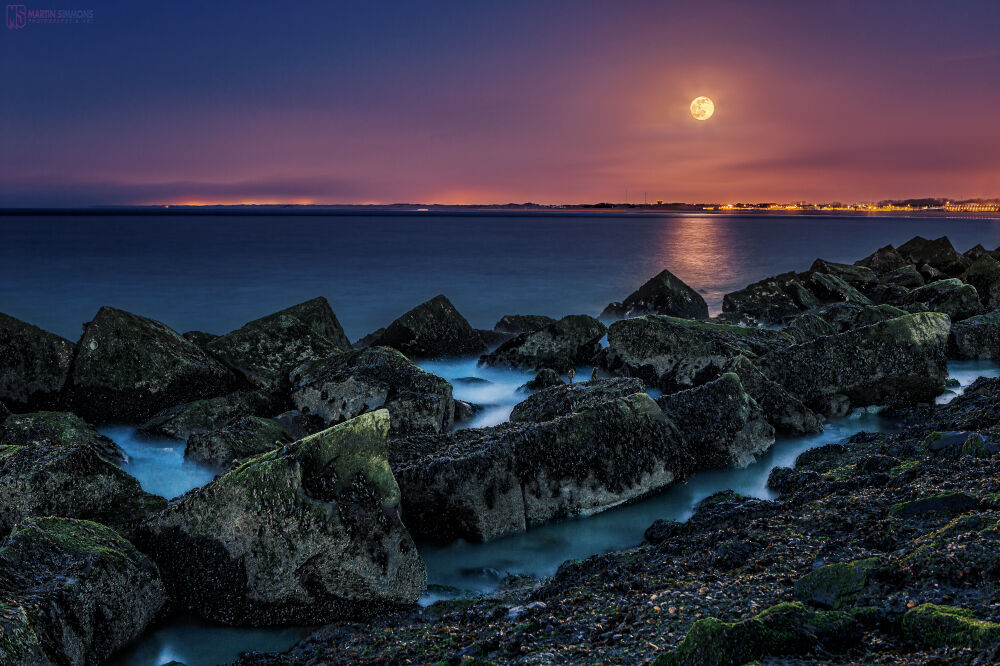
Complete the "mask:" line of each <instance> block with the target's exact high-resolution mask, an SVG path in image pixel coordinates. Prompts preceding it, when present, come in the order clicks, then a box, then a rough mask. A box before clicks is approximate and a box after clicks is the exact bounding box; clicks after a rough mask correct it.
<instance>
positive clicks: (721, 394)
mask: <svg viewBox="0 0 1000 666" xmlns="http://www.w3.org/2000/svg"><path fill="white" fill-rule="evenodd" d="M656 402H657V404H659V405H660V407H661V408H663V413H664V414H665V415H666V416H667V418H669V419H670V420H671V421H673V422H674V423H675V424H676V425H677V427H678V428H679V429H680V431H681V434H682V435H683V437H684V439H685V441H686V442H687V445H688V450H689V451H690V452H691V455H692V457H693V465H694V469H695V471H699V470H706V469H723V468H726V467H732V466H736V467H746V466H747V465H749V464H750V463H752V462H753V461H754V460H756V458H757V456H758V455H759V454H761V453H764V452H765V451H767V450H768V449H769V448H771V445H773V444H774V427H773V426H771V425H770V424H769V423H768V422H767V421H766V419H765V417H764V412H763V411H762V410H761V408H760V407H759V406H758V405H757V402H756V401H755V400H754V399H753V398H751V397H750V396H749V395H747V393H746V391H744V390H743V383H742V382H741V381H740V378H739V376H738V375H736V374H735V373H731V372H728V373H726V374H724V375H722V376H721V377H719V378H718V379H715V380H713V381H711V382H708V383H707V384H703V385H702V386H699V387H697V388H693V389H688V390H687V391H679V392H677V393H672V394H670V395H666V396H663V397H661V398H660V399H658V400H657V401H656Z"/></svg>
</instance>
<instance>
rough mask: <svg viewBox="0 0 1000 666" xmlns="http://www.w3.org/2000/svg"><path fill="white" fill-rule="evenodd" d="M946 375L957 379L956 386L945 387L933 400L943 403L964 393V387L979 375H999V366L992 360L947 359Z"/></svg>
mask: <svg viewBox="0 0 1000 666" xmlns="http://www.w3.org/2000/svg"><path fill="white" fill-rule="evenodd" d="M948 377H949V378H950V379H956V380H958V384H959V385H958V386H952V387H949V388H947V389H945V391H944V393H942V394H941V395H939V396H938V397H937V400H935V402H936V403H937V404H939V405H944V404H947V403H949V402H951V401H952V400H954V399H955V398H957V397H958V396H960V395H962V394H963V393H965V389H967V388H968V387H969V385H970V384H972V383H973V382H974V381H976V380H977V379H979V378H980V377H1000V366H998V365H997V364H996V363H994V362H993V361H949V362H948Z"/></svg>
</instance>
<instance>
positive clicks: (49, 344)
mask: <svg viewBox="0 0 1000 666" xmlns="http://www.w3.org/2000/svg"><path fill="white" fill-rule="evenodd" d="M74 347H75V345H74V344H73V343H72V342H70V341H69V340H65V339H63V338H61V337H59V336H58V335H56V334H54V333H49V332H48V331H43V330H42V329H40V328H38V327H37V326H32V325H31V324H28V323H26V322H23V321H21V320H20V319H15V318H14V317H10V316H8V315H5V314H3V313H0V400H2V401H4V402H5V403H6V404H7V406H8V407H9V408H11V409H13V410H14V411H31V410H34V409H47V408H51V407H53V406H55V405H56V404H57V403H58V401H59V393H60V392H61V391H62V388H63V385H64V384H65V383H66V377H67V376H68V375H69V369H70V364H71V363H72V361H73V351H74Z"/></svg>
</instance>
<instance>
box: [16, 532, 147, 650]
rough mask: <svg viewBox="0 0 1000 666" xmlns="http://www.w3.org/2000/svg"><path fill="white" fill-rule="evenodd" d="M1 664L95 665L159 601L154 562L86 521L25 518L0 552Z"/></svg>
mask: <svg viewBox="0 0 1000 666" xmlns="http://www.w3.org/2000/svg"><path fill="white" fill-rule="evenodd" d="M0 581H2V587H3V591H4V595H5V597H4V598H5V602H6V603H3V604H0V662H2V663H4V664H24V665H27V664H97V663H103V662H104V661H105V660H106V659H107V658H108V657H110V656H111V654H113V653H114V652H116V651H117V650H119V649H121V648H122V647H123V646H125V645H126V644H127V643H129V642H131V641H133V640H135V639H136V638H138V636H139V635H140V634H142V632H143V631H145V629H146V627H147V626H148V625H149V624H150V623H151V622H152V621H153V620H154V619H155V618H156V617H157V616H158V615H159V613H160V610H161V609H162V608H163V607H164V605H165V604H166V594H165V589H164V586H163V582H162V581H161V580H160V576H159V572H158V571H157V568H156V565H155V564H153V562H152V561H151V560H150V559H149V558H148V557H146V556H145V555H143V554H142V553H140V552H139V551H138V550H137V549H136V548H135V546H133V545H132V544H131V543H130V542H129V541H127V540H126V539H124V538H123V537H122V536H121V535H119V534H118V533H117V532H115V531H114V530H112V529H110V528H108V527H106V526H104V525H101V524H98V523H94V522H91V521H87V520H74V519H71V518H54V517H49V518H29V519H27V520H25V521H24V522H22V523H21V524H19V525H18V526H17V527H15V529H14V531H13V532H12V533H11V534H10V536H9V537H8V538H7V541H6V543H5V544H4V545H3V547H2V548H0Z"/></svg>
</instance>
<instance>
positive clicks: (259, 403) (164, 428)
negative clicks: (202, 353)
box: [139, 391, 284, 439]
mask: <svg viewBox="0 0 1000 666" xmlns="http://www.w3.org/2000/svg"><path fill="white" fill-rule="evenodd" d="M283 405H284V402H283V401H281V400H277V399H275V398H274V397H273V396H271V395H268V394H267V393H264V392H263V391H236V392H234V393H230V394H228V395H224V396H219V397H217V398H207V399H205V400H196V401H194V402H188V403H184V404H183V405H175V406H174V407H171V408H170V409H166V410H163V411H162V412H160V413H159V414H157V415H156V416H154V417H153V418H151V419H150V420H148V421H146V422H145V423H144V424H142V425H141V426H140V427H139V431H140V432H142V433H143V434H146V435H161V436H164V437H173V438H175V439H187V438H189V437H190V436H191V435H196V434H200V433H205V432H209V431H212V430H215V429H217V428H221V427H223V426H225V425H226V424H227V423H229V422H230V421H232V420H234V419H236V418H239V417H242V416H266V415H270V414H275V413H277V412H279V411H281V408H282V406H283Z"/></svg>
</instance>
